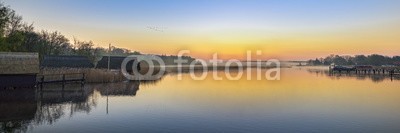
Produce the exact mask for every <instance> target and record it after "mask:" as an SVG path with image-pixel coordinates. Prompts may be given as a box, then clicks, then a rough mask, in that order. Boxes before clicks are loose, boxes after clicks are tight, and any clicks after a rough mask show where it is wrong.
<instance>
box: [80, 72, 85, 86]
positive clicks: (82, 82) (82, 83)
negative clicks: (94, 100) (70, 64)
mask: <svg viewBox="0 0 400 133" xmlns="http://www.w3.org/2000/svg"><path fill="white" fill-rule="evenodd" d="M84 84H85V73H82V80H81V85H82V86H83V85H84Z"/></svg>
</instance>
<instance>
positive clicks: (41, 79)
mask: <svg viewBox="0 0 400 133" xmlns="http://www.w3.org/2000/svg"><path fill="white" fill-rule="evenodd" d="M43 82H44V75H43V76H42V77H41V78H40V91H42V90H43Z"/></svg>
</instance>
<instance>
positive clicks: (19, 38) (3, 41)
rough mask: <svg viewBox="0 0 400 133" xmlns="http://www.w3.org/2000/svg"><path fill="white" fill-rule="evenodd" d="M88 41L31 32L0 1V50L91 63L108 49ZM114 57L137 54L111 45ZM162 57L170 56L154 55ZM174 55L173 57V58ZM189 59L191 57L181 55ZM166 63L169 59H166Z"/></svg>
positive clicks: (29, 25) (53, 33)
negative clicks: (76, 57)
mask: <svg viewBox="0 0 400 133" xmlns="http://www.w3.org/2000/svg"><path fill="white" fill-rule="evenodd" d="M94 46H96V44H94V43H93V42H92V41H80V40H78V39H74V40H73V41H72V43H71V41H70V40H69V39H68V38H67V37H65V36H64V35H62V34H61V33H60V32H58V31H47V30H42V31H39V32H38V31H35V28H34V26H33V24H28V23H25V22H23V20H22V17H21V16H19V15H18V14H16V12H15V11H14V10H13V9H11V8H9V7H7V6H5V5H4V4H3V3H0V51H1V52H37V53H39V56H40V59H42V58H43V57H44V56H45V55H80V56H86V57H88V58H89V59H90V60H91V61H92V62H93V63H95V62H96V61H97V60H98V59H100V58H101V57H102V56H103V55H106V54H107V55H108V48H102V47H94ZM110 54H111V55H114V56H127V55H140V54H141V53H140V52H137V51H131V50H128V49H125V48H118V47H114V46H112V47H111V50H110ZM158 56H160V57H162V58H163V59H164V58H166V59H169V58H170V57H172V56H164V55H158ZM174 58H176V57H174ZM183 58H187V59H193V58H191V57H183ZM168 62H170V61H168Z"/></svg>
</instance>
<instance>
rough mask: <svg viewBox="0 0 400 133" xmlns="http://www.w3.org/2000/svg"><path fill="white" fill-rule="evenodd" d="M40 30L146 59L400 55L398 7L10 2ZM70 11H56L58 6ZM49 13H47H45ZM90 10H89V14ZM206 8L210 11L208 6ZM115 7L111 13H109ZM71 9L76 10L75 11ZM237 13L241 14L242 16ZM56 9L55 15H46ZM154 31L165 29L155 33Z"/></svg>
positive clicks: (390, 3) (339, 3)
mask: <svg viewBox="0 0 400 133" xmlns="http://www.w3.org/2000/svg"><path fill="white" fill-rule="evenodd" d="M6 4H10V7H11V8H13V9H15V10H16V12H18V13H19V14H21V15H22V16H23V18H24V21H26V22H28V23H30V22H34V26H35V28H36V30H42V29H43V30H49V31H60V32H61V33H62V34H64V35H65V36H66V37H68V38H70V40H71V41H72V40H73V38H77V39H79V40H85V41H90V40H92V41H93V42H94V43H95V44H96V46H99V47H108V44H109V43H111V44H112V45H113V46H116V47H121V48H126V49H129V50H132V51H139V52H141V53H145V54H166V55H176V54H177V53H178V51H180V50H190V51H191V54H190V56H193V57H195V58H201V59H210V58H211V57H212V55H213V54H214V53H218V55H219V56H220V57H221V58H222V59H233V58H234V59H239V60H243V59H245V58H246V57H245V56H244V55H246V51H248V50H250V51H252V52H253V53H255V52H256V51H257V50H261V51H262V52H263V55H262V56H257V57H255V59H264V60H265V59H270V58H276V59H281V60H308V59H315V58H320V57H326V56H328V55H330V54H339V55H356V54H367V55H369V54H382V55H387V56H394V55H399V53H400V47H399V46H400V45H399V43H400V37H399V35H400V25H399V24H400V16H399V15H398V13H399V12H400V9H399V8H398V7H397V6H396V5H399V4H400V2H397V1H369V0H366V1H362V2H358V1H344V0H337V1H292V2H281V1H274V2H272V1H270V2H267V1H251V2H249V1H202V2H199V1H175V2H172V1H171V2H166V1H165V2H153V3H152V2H147V1H123V2H102V3H92V2H87V1H79V2H71V1H63V2H54V1H49V0H47V1H46V0H43V1H35V2H33V1H32V2H29V1H26V2H25V3H24V2H19V1H7V2H6ZM60 5H62V6H61V7H63V8H66V9H68V12H66V10H59V9H58V8H56V7H60ZM43 7H46V8H43ZM87 7H90V8H87ZM205 7H207V8H205ZM108 8H111V9H110V10H104V9H108ZM70 9H72V10H70ZM238 9H240V10H238ZM49 10H51V11H49ZM149 26H154V27H161V29H160V30H161V31H157V30H154V29H151V28H148V27H149Z"/></svg>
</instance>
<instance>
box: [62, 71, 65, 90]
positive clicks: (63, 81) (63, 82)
mask: <svg viewBox="0 0 400 133" xmlns="http://www.w3.org/2000/svg"><path fill="white" fill-rule="evenodd" d="M64 87H65V74H63V75H62V91H64Z"/></svg>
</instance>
